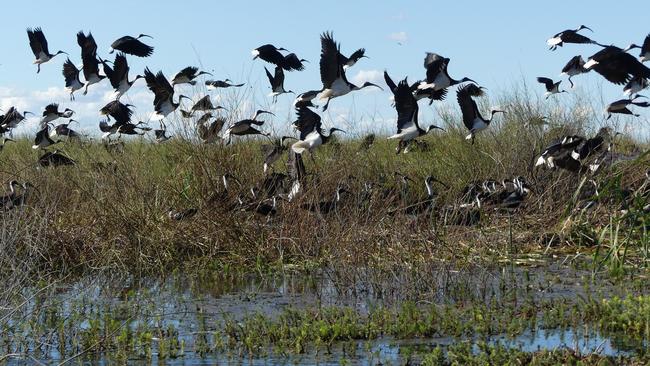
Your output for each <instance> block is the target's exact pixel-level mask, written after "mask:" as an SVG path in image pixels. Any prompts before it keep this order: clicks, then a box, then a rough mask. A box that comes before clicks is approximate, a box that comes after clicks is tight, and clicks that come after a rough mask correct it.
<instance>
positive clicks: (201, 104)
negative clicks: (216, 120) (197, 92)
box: [190, 95, 226, 115]
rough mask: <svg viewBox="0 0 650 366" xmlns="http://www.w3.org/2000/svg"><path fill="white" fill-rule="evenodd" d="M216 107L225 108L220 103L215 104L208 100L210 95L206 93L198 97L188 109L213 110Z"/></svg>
mask: <svg viewBox="0 0 650 366" xmlns="http://www.w3.org/2000/svg"><path fill="white" fill-rule="evenodd" d="M218 109H226V108H224V107H222V106H220V105H218V106H215V105H214V104H212V100H210V96H209V95H206V96H204V97H203V98H201V99H199V100H198V101H197V102H196V103H194V105H193V106H192V109H190V111H191V112H190V113H192V112H196V111H215V110H218ZM190 115H191V114H190Z"/></svg>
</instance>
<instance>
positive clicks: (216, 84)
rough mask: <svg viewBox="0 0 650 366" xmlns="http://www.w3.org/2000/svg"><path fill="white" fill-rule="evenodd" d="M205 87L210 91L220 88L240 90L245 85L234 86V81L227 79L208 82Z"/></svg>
mask: <svg viewBox="0 0 650 366" xmlns="http://www.w3.org/2000/svg"><path fill="white" fill-rule="evenodd" d="M205 85H206V86H207V88H208V90H214V89H218V88H239V87H241V86H244V85H245V84H244V83H241V84H233V83H232V80H230V79H225V80H207V81H206V82H205Z"/></svg>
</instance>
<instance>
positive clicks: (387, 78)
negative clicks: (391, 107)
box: [384, 70, 397, 94]
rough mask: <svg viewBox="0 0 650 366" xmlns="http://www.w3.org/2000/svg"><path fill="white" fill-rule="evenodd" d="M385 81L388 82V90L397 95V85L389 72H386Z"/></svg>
mask: <svg viewBox="0 0 650 366" xmlns="http://www.w3.org/2000/svg"><path fill="white" fill-rule="evenodd" d="M384 80H385V81H386V85H388V89H390V91H391V92H393V94H395V89H397V85H395V82H394V81H393V79H391V78H390V76H389V75H388V72H387V71H386V70H384Z"/></svg>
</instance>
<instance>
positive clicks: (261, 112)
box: [253, 109, 275, 119]
mask: <svg viewBox="0 0 650 366" xmlns="http://www.w3.org/2000/svg"><path fill="white" fill-rule="evenodd" d="M260 114H270V115H272V116H275V113H273V112H269V111H265V110H263V109H258V110H257V111H256V112H255V115H254V116H253V119H256V118H257V117H259V115H260Z"/></svg>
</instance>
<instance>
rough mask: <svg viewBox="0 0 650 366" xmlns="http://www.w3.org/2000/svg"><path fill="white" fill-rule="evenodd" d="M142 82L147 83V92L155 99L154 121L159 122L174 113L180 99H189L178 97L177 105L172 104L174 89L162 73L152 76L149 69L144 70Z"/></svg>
mask: <svg viewBox="0 0 650 366" xmlns="http://www.w3.org/2000/svg"><path fill="white" fill-rule="evenodd" d="M144 80H145V81H146V82H147V86H148V87H149V90H151V91H152V92H153V93H154V95H155V97H154V100H153V107H154V110H155V113H154V117H153V118H154V119H156V120H161V119H163V118H165V117H167V116H168V115H169V114H170V113H172V112H174V111H175V110H176V108H178V106H179V105H180V104H181V99H183V98H185V99H190V98H188V97H186V96H184V95H179V96H178V103H174V87H173V86H172V85H171V84H170V83H169V81H168V80H167V78H166V77H165V75H163V73H162V71H158V73H157V74H156V75H154V74H153V73H152V72H151V71H150V70H149V68H146V69H144Z"/></svg>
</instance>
